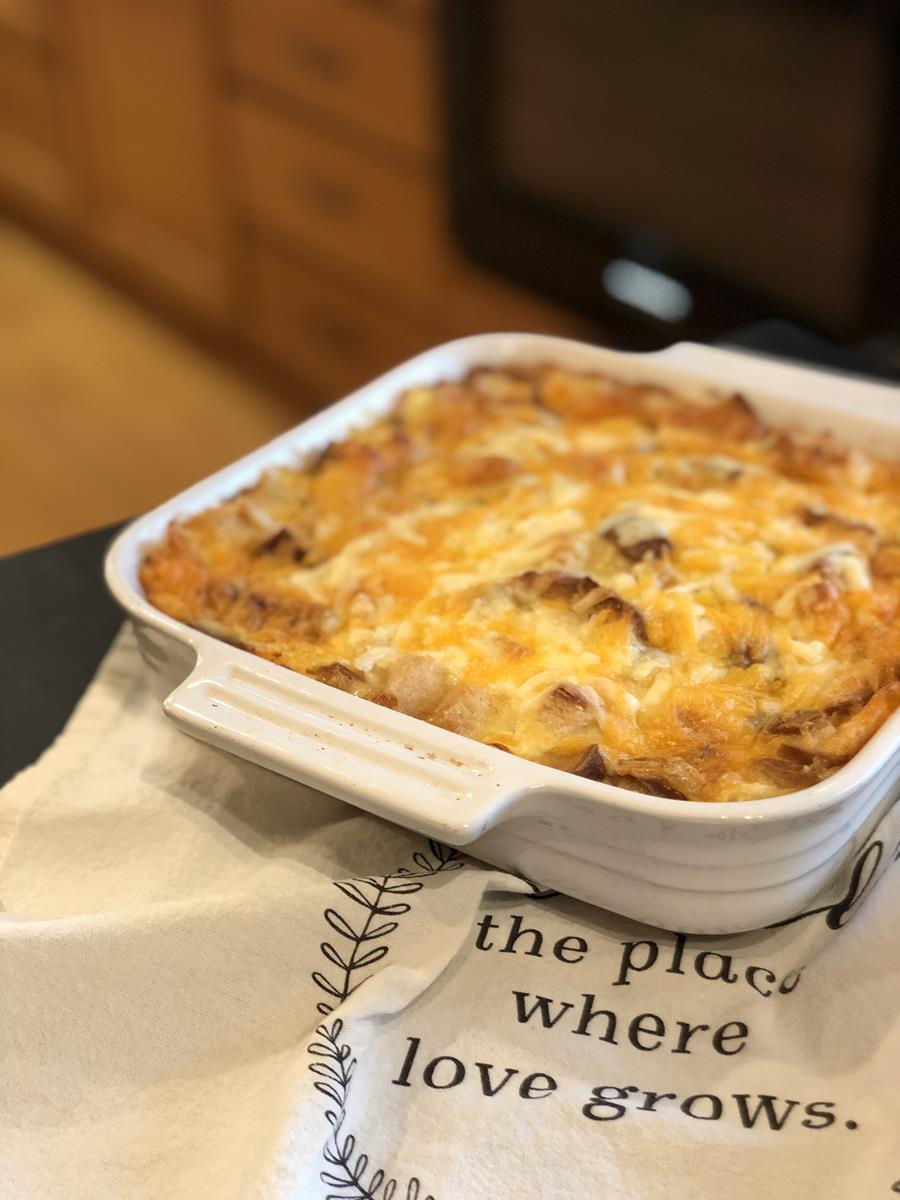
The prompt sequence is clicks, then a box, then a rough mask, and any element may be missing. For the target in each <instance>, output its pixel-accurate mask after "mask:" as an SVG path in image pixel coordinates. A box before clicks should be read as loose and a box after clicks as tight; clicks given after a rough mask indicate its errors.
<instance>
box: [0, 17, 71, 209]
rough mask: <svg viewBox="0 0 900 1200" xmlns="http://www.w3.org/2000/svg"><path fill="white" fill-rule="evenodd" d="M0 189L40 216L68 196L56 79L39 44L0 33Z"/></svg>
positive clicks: (62, 203)
mask: <svg viewBox="0 0 900 1200" xmlns="http://www.w3.org/2000/svg"><path fill="white" fill-rule="evenodd" d="M0 190H2V191H4V192H6V193H9V194H11V195H12V196H13V198H14V199H15V200H16V201H18V202H19V203H25V204H32V205H34V206H35V207H36V208H37V209H38V210H39V211H40V212H41V213H42V214H44V215H47V214H49V215H53V214H55V213H57V212H60V211H62V210H64V209H65V208H66V207H67V205H68V202H69V200H70V193H71V178H70V166H69V163H68V162H67V161H66V157H65V154H64V146H63V133H62V125H61V121H60V112H59V95H58V93H57V87H56V81H55V79H54V77H53V75H52V73H51V71H50V67H49V64H48V61H47V58H46V55H45V52H44V50H43V48H42V47H41V46H40V44H39V43H38V42H31V41H29V40H27V39H25V38H22V39H20V38H18V37H13V36H9V35H8V34H7V32H6V31H5V30H2V31H0Z"/></svg>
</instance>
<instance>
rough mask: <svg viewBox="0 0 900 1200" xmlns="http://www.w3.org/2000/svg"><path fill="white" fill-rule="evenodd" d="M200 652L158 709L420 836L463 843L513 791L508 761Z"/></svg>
mask: <svg viewBox="0 0 900 1200" xmlns="http://www.w3.org/2000/svg"><path fill="white" fill-rule="evenodd" d="M235 658H236V655H235V651H233V650H231V651H229V654H228V657H227V658H224V657H220V655H219V653H217V652H216V650H215V649H212V650H206V649H203V650H201V652H200V654H199V656H198V659H197V663H196V666H195V667H194V669H193V671H192V672H191V674H190V675H189V676H188V678H187V679H186V680H185V681H184V682H183V683H182V684H180V686H179V687H177V688H176V689H175V691H174V692H172V694H171V695H170V696H169V697H168V699H167V700H166V701H165V703H164V706H163V707H164V709H165V711H166V713H167V714H168V716H169V717H171V719H172V720H173V721H175V722H176V724H178V725H179V726H180V727H181V728H182V729H183V730H184V731H185V732H186V733H188V734H190V735H191V736H192V737H196V738H199V739H200V740H202V741H204V742H208V743H210V744H211V745H213V746H216V747H217V748H218V749H221V750H227V751H231V752H232V753H235V754H238V755H240V756H241V757H242V758H246V759H249V760H250V761H251V762H254V763H257V764H258V765H259V766H263V767H268V768H269V769H270V770H272V771H276V772H278V773H279V774H280V775H286V776H288V778H290V779H296V780H297V781H299V782H300V783H305V784H308V785H310V786H311V787H314V788H318V789H320V790H321V791H323V792H327V793H328V794H329V795H332V796H337V797H338V798H339V799H342V800H347V801H349V802H350V803H351V804H355V805H357V806H358V807H359V808H363V809H366V810H368V811H369V812H373V813H375V814H377V815H378V816H381V817H384V818H386V819H387V820H389V821H396V822H397V823H398V824H401V825H405V826H407V827H408V828H411V829H415V830H417V831H418V832H419V833H423V834H425V835H426V836H427V837H433V838H437V839H438V840H440V841H446V842H450V843H452V844H454V845H465V844H466V843H467V842H470V841H472V840H474V839H475V838H476V837H478V836H480V835H481V834H482V833H484V832H485V831H486V830H487V829H489V828H490V827H491V826H492V825H494V824H495V823H496V822H497V821H498V820H499V818H500V816H501V815H502V813H503V811H504V810H505V809H506V808H507V806H508V804H509V802H510V801H511V800H512V799H513V797H514V795H515V794H516V793H517V792H518V791H520V790H521V788H520V786H517V780H516V767H515V763H516V760H515V759H513V758H512V757H511V756H510V755H508V754H506V753H504V752H503V751H502V750H494V749H491V748H489V747H486V746H482V745H480V744H479V743H477V742H469V741H468V739H464V738H460V737H459V736H458V735H455V734H452V733H448V732H447V731H446V730H444V729H438V728H436V727H435V726H432V725H428V724H426V723H425V722H421V721H416V722H415V732H414V733H413V732H411V729H410V722H411V720H412V719H411V718H410V717H408V716H405V715H404V714H402V713H396V712H393V711H392V710H391V709H388V708H381V707H380V706H378V705H375V704H371V703H369V702H368V701H365V700H361V699H359V698H358V697H356V696H351V695H347V694H345V693H343V692H339V691H337V690H336V689H335V688H332V687H329V686H327V685H325V684H323V683H318V682H317V681H316V680H313V679H308V678H307V677H306V676H303V675H294V674H293V673H290V672H287V671H284V670H283V668H281V667H275V666H272V665H271V664H269V663H267V662H265V661H263V660H261V659H255V658H252V657H251V656H250V655H245V654H241V655H240V658H241V659H243V660H244V661H241V662H237V661H235Z"/></svg>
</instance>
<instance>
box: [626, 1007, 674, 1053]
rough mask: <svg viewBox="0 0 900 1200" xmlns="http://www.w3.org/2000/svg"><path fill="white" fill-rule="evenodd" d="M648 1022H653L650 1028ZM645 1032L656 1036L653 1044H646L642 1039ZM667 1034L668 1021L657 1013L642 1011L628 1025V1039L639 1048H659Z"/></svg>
mask: <svg viewBox="0 0 900 1200" xmlns="http://www.w3.org/2000/svg"><path fill="white" fill-rule="evenodd" d="M646 1022H652V1027H651V1028H648V1027H647V1024H646ZM644 1033H647V1034H649V1035H650V1036H651V1037H655V1038H656V1041H655V1042H654V1044H653V1045H652V1046H645V1045H644V1043H643V1042H642V1041H641V1035H642V1034H644ZM665 1036H666V1023H665V1021H663V1019H662V1017H658V1016H657V1015H656V1013H640V1014H638V1016H636V1017H635V1018H634V1020H633V1021H632V1022H631V1024H630V1025H629V1026H628V1040H629V1042H631V1044H632V1046H634V1047H635V1049H637V1050H658V1049H659V1048H660V1046H661V1045H662V1040H663V1038H664V1037H665Z"/></svg>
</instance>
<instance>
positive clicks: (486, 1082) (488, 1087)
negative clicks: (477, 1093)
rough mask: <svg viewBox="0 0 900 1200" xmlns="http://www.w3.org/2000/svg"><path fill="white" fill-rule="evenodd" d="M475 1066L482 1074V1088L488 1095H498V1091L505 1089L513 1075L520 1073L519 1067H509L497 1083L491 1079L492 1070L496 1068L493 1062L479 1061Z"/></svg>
mask: <svg viewBox="0 0 900 1200" xmlns="http://www.w3.org/2000/svg"><path fill="white" fill-rule="evenodd" d="M475 1066H476V1067H477V1068H478V1074H479V1075H480V1076H481V1090H482V1091H483V1092H484V1094H485V1095H486V1096H496V1095H497V1093H498V1092H501V1091H503V1089H504V1088H505V1087H506V1085H507V1084H508V1083H509V1081H510V1080H511V1079H512V1077H513V1075H518V1073H519V1072H518V1068H516V1067H507V1068H506V1074H505V1075H504V1076H503V1078H502V1079H501V1080H500V1082H499V1083H497V1084H495V1083H494V1082H493V1080H492V1079H491V1071H493V1069H494V1064H493V1063H483V1062H477V1063H476V1064H475Z"/></svg>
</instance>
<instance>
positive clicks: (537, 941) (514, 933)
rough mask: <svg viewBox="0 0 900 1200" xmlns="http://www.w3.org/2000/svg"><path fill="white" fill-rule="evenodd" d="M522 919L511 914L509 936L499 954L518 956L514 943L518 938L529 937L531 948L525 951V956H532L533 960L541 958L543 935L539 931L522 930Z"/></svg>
mask: <svg viewBox="0 0 900 1200" xmlns="http://www.w3.org/2000/svg"><path fill="white" fill-rule="evenodd" d="M524 920H525V918H524V917H520V916H517V915H516V914H513V918H512V926H511V928H510V931H509V936H508V937H507V939H506V945H505V946H504V947H503V948H502V949H501V951H500V953H501V954H518V953H519V952H518V950H517V949H516V942H517V941H518V940H519V938H520V937H526V936H528V935H529V934H530V936H531V948H530V949H529V950H526V951H525V953H526V954H530V955H532V956H533V957H534V958H540V957H541V946H542V945H543V944H544V935H543V934H542V933H541V931H540V930H539V929H527V928H526V929H523V928H522V922H523V921H524Z"/></svg>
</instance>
